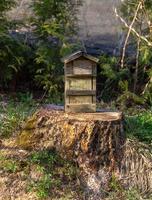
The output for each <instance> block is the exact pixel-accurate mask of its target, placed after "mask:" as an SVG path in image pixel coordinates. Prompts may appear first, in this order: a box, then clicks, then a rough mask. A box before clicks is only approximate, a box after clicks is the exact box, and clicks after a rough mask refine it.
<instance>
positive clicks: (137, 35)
mask: <svg viewBox="0 0 152 200" xmlns="http://www.w3.org/2000/svg"><path fill="white" fill-rule="evenodd" d="M115 14H116V17H118V18H119V19H120V21H121V22H122V23H123V24H124V25H125V27H127V28H130V26H129V25H128V24H127V22H126V21H125V20H124V19H123V18H122V17H121V16H120V15H119V14H118V12H117V9H115ZM131 31H132V32H133V33H134V34H135V35H136V37H138V38H140V39H141V40H142V41H144V42H146V44H147V45H148V46H150V47H152V42H150V41H149V40H148V39H147V38H146V37H144V36H142V35H140V34H139V33H138V32H137V31H136V30H135V29H134V28H133V27H132V28H131Z"/></svg>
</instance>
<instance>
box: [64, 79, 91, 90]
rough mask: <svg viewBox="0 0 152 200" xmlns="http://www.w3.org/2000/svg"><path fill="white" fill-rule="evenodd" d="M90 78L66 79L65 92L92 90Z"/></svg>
mask: <svg viewBox="0 0 152 200" xmlns="http://www.w3.org/2000/svg"><path fill="white" fill-rule="evenodd" d="M92 88H93V86H92V79H91V78H86V79H82V78H77V79H76V78H69V79H67V90H92Z"/></svg>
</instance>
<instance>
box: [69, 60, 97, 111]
mask: <svg viewBox="0 0 152 200" xmlns="http://www.w3.org/2000/svg"><path fill="white" fill-rule="evenodd" d="M96 71H97V69H96V63H95V62H93V61H91V60H89V59H86V58H83V57H81V58H78V59H76V60H73V61H71V62H69V63H66V64H65V111H66V112H95V111H96Z"/></svg>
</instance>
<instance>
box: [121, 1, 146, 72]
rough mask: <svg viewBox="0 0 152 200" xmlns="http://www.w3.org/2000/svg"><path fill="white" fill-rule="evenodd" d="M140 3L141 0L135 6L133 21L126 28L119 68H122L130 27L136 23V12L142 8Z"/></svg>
mask: <svg viewBox="0 0 152 200" xmlns="http://www.w3.org/2000/svg"><path fill="white" fill-rule="evenodd" d="M142 2H143V0H141V1H140V2H139V3H138V6H137V9H136V11H135V14H134V17H133V20H132V22H131V24H130V26H129V27H128V28H129V29H128V33H127V36H126V39H125V42H124V46H123V50H122V57H121V68H124V59H125V54H126V47H127V43H128V40H129V36H130V33H131V30H132V27H133V25H134V23H135V21H136V18H137V15H138V11H139V10H140V9H141V6H142Z"/></svg>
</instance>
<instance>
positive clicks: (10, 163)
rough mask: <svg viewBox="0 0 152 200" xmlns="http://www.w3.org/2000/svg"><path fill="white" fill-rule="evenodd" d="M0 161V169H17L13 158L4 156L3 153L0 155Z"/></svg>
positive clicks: (7, 170)
mask: <svg viewBox="0 0 152 200" xmlns="http://www.w3.org/2000/svg"><path fill="white" fill-rule="evenodd" d="M0 163H1V164H0V169H1V170H3V171H5V172H9V173H15V172H17V170H18V169H19V165H18V163H17V162H16V161H15V160H12V159H9V158H6V157H4V156H3V155H0Z"/></svg>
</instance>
